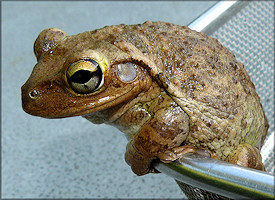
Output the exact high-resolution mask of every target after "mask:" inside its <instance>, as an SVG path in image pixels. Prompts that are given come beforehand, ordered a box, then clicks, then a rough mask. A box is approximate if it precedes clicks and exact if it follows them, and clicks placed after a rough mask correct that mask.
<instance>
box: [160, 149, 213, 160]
mask: <svg viewBox="0 0 275 200" xmlns="http://www.w3.org/2000/svg"><path fill="white" fill-rule="evenodd" d="M187 153H197V154H200V155H203V156H206V157H209V158H216V155H215V153H213V152H211V151H210V150H207V149H203V148H197V147H195V146H192V145H183V146H180V147H176V148H173V149H171V150H167V151H165V152H163V153H159V154H158V158H159V159H160V160H161V161H162V162H164V163H169V162H172V161H174V160H177V159H179V158H181V157H182V156H183V155H184V154H187Z"/></svg>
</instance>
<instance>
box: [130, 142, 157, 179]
mask: <svg viewBox="0 0 275 200" xmlns="http://www.w3.org/2000/svg"><path fill="white" fill-rule="evenodd" d="M155 158H156V156H151V155H148V154H146V153H142V152H140V151H139V150H137V149H136V147H135V145H134V144H133V141H130V142H129V143H128V145H127V148H126V152H125V161H126V163H127V164H128V165H130V166H131V168H132V170H133V172H134V173H135V174H136V175H138V176H142V175H145V174H147V173H156V172H157V171H156V170H155V169H154V168H152V167H151V163H152V161H153V160H154V159H155Z"/></svg>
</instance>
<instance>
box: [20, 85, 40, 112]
mask: <svg viewBox="0 0 275 200" xmlns="http://www.w3.org/2000/svg"><path fill="white" fill-rule="evenodd" d="M38 95H39V91H38V90H36V89H30V88H29V87H28V85H27V83H25V84H24V85H23V86H22V87H21V100H22V107H23V110H24V111H25V112H26V113H28V114H30V115H36V114H35V112H34V109H33V108H34V105H33V104H34V101H35V99H36V98H37V97H38Z"/></svg>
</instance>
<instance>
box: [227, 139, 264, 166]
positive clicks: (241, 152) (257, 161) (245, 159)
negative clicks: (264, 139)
mask: <svg viewBox="0 0 275 200" xmlns="http://www.w3.org/2000/svg"><path fill="white" fill-rule="evenodd" d="M261 159H262V158H261V154H260V151H259V150H258V149H257V148H255V147H252V146H251V145H249V144H240V145H239V146H238V147H237V148H236V149H235V150H234V151H233V152H232V153H230V154H229V156H228V157H227V159H226V161H228V162H230V163H233V164H237V165H240V166H243V167H249V168H253V169H258V170H262V171H265V167H264V165H263V163H262V161H261Z"/></svg>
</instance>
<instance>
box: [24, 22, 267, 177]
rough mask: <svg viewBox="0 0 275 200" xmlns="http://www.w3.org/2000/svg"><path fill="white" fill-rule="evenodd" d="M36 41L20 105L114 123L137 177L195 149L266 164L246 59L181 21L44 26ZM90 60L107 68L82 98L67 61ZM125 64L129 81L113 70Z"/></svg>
mask: <svg viewBox="0 0 275 200" xmlns="http://www.w3.org/2000/svg"><path fill="white" fill-rule="evenodd" d="M34 47H35V54H36V57H37V60H38V62H37V64H36V66H35V67H34V70H33V72H32V74H31V76H30V78H29V79H28V81H27V82H26V83H25V84H24V85H23V86H22V102H23V108H24V110H25V111H26V112H27V113H29V114H32V115H36V116H41V117H46V118H61V117H71V116H79V115H81V116H84V117H85V118H87V119H88V120H90V121H92V122H94V123H107V124H111V125H113V126H116V127H117V128H119V129H120V130H121V131H123V132H125V133H126V135H127V137H128V139H129V144H128V146H127V151H126V154H125V159H126V162H127V163H128V164H129V165H130V166H131V167H132V169H133V171H134V172H135V173H136V174H137V175H143V174H146V173H148V172H153V171H154V170H153V169H152V168H151V162H152V160H153V159H157V158H160V159H161V160H163V161H165V162H171V161H173V160H175V159H177V158H179V157H180V156H182V155H183V154H184V153H187V152H196V151H197V150H200V149H206V150H207V151H208V152H209V154H210V155H211V157H215V158H217V159H221V160H226V161H228V162H231V163H235V164H238V165H242V166H246V167H251V168H256V169H260V170H264V166H263V164H262V163H261V161H260V154H259V150H260V149H261V146H262V145H263V142H264V139H265V136H266V133H267V129H268V122H267V119H266V117H265V114H264V111H263V108H262V106H261V104H260V99H259V96H258V95H257V94H256V92H255V87H254V85H253V83H252V82H251V80H250V78H249V76H248V74H247V72H246V71H245V69H244V66H243V64H241V63H239V62H237V60H236V58H235V56H234V55H233V54H232V53H230V52H229V51H228V50H227V49H226V48H225V47H223V46H222V45H221V44H220V43H219V42H218V41H217V40H216V39H214V38H211V37H209V36H207V35H205V34H204V33H199V32H196V31H193V30H191V29H189V28H188V27H184V26H177V25H173V24H170V23H164V22H145V23H144V24H138V25H117V26H107V27H104V28H102V29H98V30H94V31H92V32H84V33H81V34H78V35H73V36H67V35H66V34H65V33H64V32H62V31H61V30H59V29H46V30H44V31H43V32H41V33H40V35H39V36H38V38H37V40H36V42H35V46H34ZM96 57H98V58H100V59H101V60H104V61H105V62H106V63H107V66H108V69H107V70H106V72H105V74H104V84H103V85H102V87H100V88H99V89H97V90H96V91H94V92H91V93H88V94H79V93H77V92H75V91H74V90H72V88H70V85H69V84H68V82H67V79H66V75H65V74H66V71H67V69H68V67H69V66H70V64H71V63H73V62H75V61H77V60H79V59H83V58H85V59H86V58H89V59H96ZM100 59H99V60H100ZM127 62H130V63H134V64H135V65H136V66H137V76H136V78H135V79H134V80H132V81H130V82H124V81H121V79H120V77H119V76H118V73H117V68H118V65H119V64H120V63H127Z"/></svg>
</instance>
